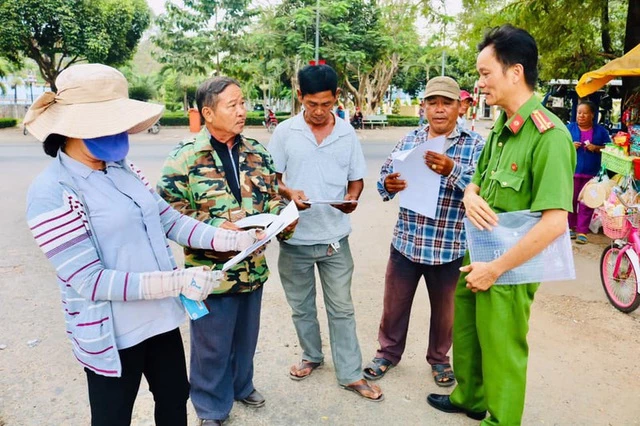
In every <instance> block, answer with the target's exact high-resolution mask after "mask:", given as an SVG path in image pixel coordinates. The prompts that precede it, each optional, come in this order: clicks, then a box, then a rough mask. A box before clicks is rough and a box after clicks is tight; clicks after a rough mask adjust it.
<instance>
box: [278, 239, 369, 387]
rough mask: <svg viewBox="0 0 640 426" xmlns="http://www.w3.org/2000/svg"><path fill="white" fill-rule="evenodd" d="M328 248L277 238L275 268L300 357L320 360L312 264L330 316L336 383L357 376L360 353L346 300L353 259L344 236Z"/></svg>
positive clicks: (354, 322)
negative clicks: (334, 247) (335, 247)
mask: <svg viewBox="0 0 640 426" xmlns="http://www.w3.org/2000/svg"><path fill="white" fill-rule="evenodd" d="M329 247H330V246H329V245H328V244H315V245H310V246H295V245H291V244H287V243H286V242H282V243H281V244H280V257H279V259H278V268H279V271H280V281H281V282H282V287H283V288H284V292H285V295H286V297H287V301H288V302H289V306H291V310H292V318H293V325H294V326H295V328H296V333H297V334H298V340H299V341H300V346H301V347H302V350H303V354H302V358H303V359H305V360H307V361H311V362H320V361H323V359H324V355H323V354H322V340H321V338H320V324H319V323H318V311H317V308H316V278H315V268H314V267H315V266H316V265H317V267H318V273H319V274H320V282H321V283H322V292H323V295H324V302H325V305H326V308H327V317H328V319H329V341H330V344H331V356H332V357H333V363H334V366H335V369H336V376H337V378H338V382H339V383H340V384H341V385H346V384H350V383H353V382H356V381H358V380H360V379H362V354H361V353H360V345H359V344H358V337H357V335H356V320H355V312H354V309H353V301H352V300H351V276H352V275H353V259H352V257H351V250H350V249H349V240H348V238H347V237H345V238H343V239H342V240H340V248H339V250H338V251H337V252H333V253H330V252H329Z"/></svg>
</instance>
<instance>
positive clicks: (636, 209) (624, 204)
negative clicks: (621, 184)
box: [611, 187, 640, 212]
mask: <svg viewBox="0 0 640 426" xmlns="http://www.w3.org/2000/svg"><path fill="white" fill-rule="evenodd" d="M611 191H613V193H614V194H616V197H617V198H618V201H620V204H622V205H623V206H625V207H626V208H628V209H632V210H635V211H636V212H640V207H638V204H635V205H633V206H630V205H628V204H627V203H625V202H624V200H623V199H622V196H621V195H620V191H619V190H618V189H617V188H616V187H613V189H612V190H611Z"/></svg>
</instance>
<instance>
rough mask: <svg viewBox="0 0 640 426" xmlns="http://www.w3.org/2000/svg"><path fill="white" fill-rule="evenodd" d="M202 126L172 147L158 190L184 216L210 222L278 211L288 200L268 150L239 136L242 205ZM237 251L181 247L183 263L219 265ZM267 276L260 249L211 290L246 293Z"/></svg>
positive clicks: (219, 222) (215, 291) (186, 264)
mask: <svg viewBox="0 0 640 426" xmlns="http://www.w3.org/2000/svg"><path fill="white" fill-rule="evenodd" d="M209 138H210V135H209V132H208V131H207V129H206V128H203V129H202V131H201V132H200V133H198V134H197V135H196V136H195V138H192V139H188V140H184V141H182V142H180V143H179V144H178V146H176V148H175V149H174V150H173V151H172V152H171V153H170V154H169V157H168V158H167V160H166V161H165V163H164V166H163V168H162V177H161V178H160V181H159V182H158V188H157V190H158V193H159V194H160V195H161V196H162V197H163V198H164V199H165V200H167V201H168V202H169V203H170V204H171V205H172V206H173V207H174V208H175V209H176V210H178V211H180V212H181V213H182V214H185V215H189V216H191V217H194V218H196V219H199V220H201V221H203V222H206V223H208V224H211V225H214V226H220V225H221V224H222V223H224V222H225V221H227V220H228V221H231V222H233V221H235V220H238V219H240V218H241V217H243V216H245V215H246V216H251V215H254V214H259V213H273V214H278V213H279V212H280V210H281V209H282V208H283V207H284V206H285V205H286V203H285V202H284V201H283V200H282V198H280V196H279V195H278V186H277V180H276V174H275V170H274V167H273V161H272V159H271V155H270V154H269V152H268V151H267V150H266V149H265V148H264V147H263V146H262V145H261V144H260V143H259V142H258V141H256V140H253V139H247V138H245V137H244V136H241V142H240V146H239V162H238V163H239V168H240V170H239V172H240V183H241V185H240V186H241V187H240V193H241V201H242V202H241V204H238V201H237V200H236V198H235V197H234V196H233V193H232V192H231V189H230V188H229V185H228V184H227V179H226V176H225V173H224V167H223V165H222V160H221V159H220V157H219V156H218V154H217V153H216V152H215V150H214V149H213V147H212V146H211V143H210V139H209ZM234 254H236V253H235V252H230V253H220V252H215V251H212V250H200V249H192V248H188V247H185V248H184V255H185V260H184V263H185V266H186V267H191V266H201V265H206V266H211V267H213V268H215V269H222V265H223V264H224V262H225V261H227V260H228V259H230V258H231V257H232V256H233V255H234ZM268 277H269V269H268V268H267V261H266V259H265V256H264V252H262V253H260V254H257V255H255V254H254V255H252V256H249V257H247V259H245V260H244V261H243V262H240V263H239V264H238V265H236V266H235V267H233V268H231V269H230V270H229V271H227V273H226V279H225V281H223V282H222V283H220V287H218V288H216V289H215V290H214V293H215V294H220V293H245V292H251V291H254V290H256V289H257V288H259V287H260V286H261V285H262V284H263V283H264V282H265V281H266V280H267V278H268Z"/></svg>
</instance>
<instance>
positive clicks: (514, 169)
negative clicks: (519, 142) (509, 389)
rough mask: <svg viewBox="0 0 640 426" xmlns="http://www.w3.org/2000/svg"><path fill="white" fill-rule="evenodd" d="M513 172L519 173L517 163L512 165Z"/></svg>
mask: <svg viewBox="0 0 640 426" xmlns="http://www.w3.org/2000/svg"><path fill="white" fill-rule="evenodd" d="M511 170H513V171H514V172H517V171H518V165H517V164H516V163H511Z"/></svg>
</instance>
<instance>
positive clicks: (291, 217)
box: [222, 203, 299, 271]
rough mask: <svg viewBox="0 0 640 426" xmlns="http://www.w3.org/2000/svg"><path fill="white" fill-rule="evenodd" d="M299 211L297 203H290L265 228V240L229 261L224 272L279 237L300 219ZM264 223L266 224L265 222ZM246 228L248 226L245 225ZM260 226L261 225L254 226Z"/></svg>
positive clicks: (223, 268)
mask: <svg viewBox="0 0 640 426" xmlns="http://www.w3.org/2000/svg"><path fill="white" fill-rule="evenodd" d="M298 217H299V215H298V209H297V208H296V204H295V203H289V204H288V205H287V207H285V208H284V209H282V211H281V212H280V214H279V215H278V216H276V217H275V219H273V221H272V222H271V223H270V224H269V225H268V226H267V227H266V228H265V230H264V238H263V239H261V240H259V241H256V242H255V243H254V244H253V245H251V246H249V247H247V248H246V249H244V250H242V251H241V252H240V253H238V254H237V255H235V256H234V257H232V258H231V259H229V260H228V261H227V262H226V263H225V264H224V265H223V267H222V271H227V270H229V269H230V268H232V267H233V266H235V265H237V264H238V263H240V262H241V261H242V260H243V259H245V258H246V257H247V256H249V255H250V254H251V253H253V252H254V251H256V250H258V249H259V248H260V247H262V246H263V245H265V244H267V243H268V242H269V241H271V239H272V238H273V237H275V236H276V235H278V234H279V233H280V232H282V230H283V229H285V228H286V227H287V226H289V225H291V224H292V223H293V222H295V221H296V220H297V219H298ZM263 223H264V222H263ZM245 226H247V225H246V224H245ZM254 226H259V225H254Z"/></svg>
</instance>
